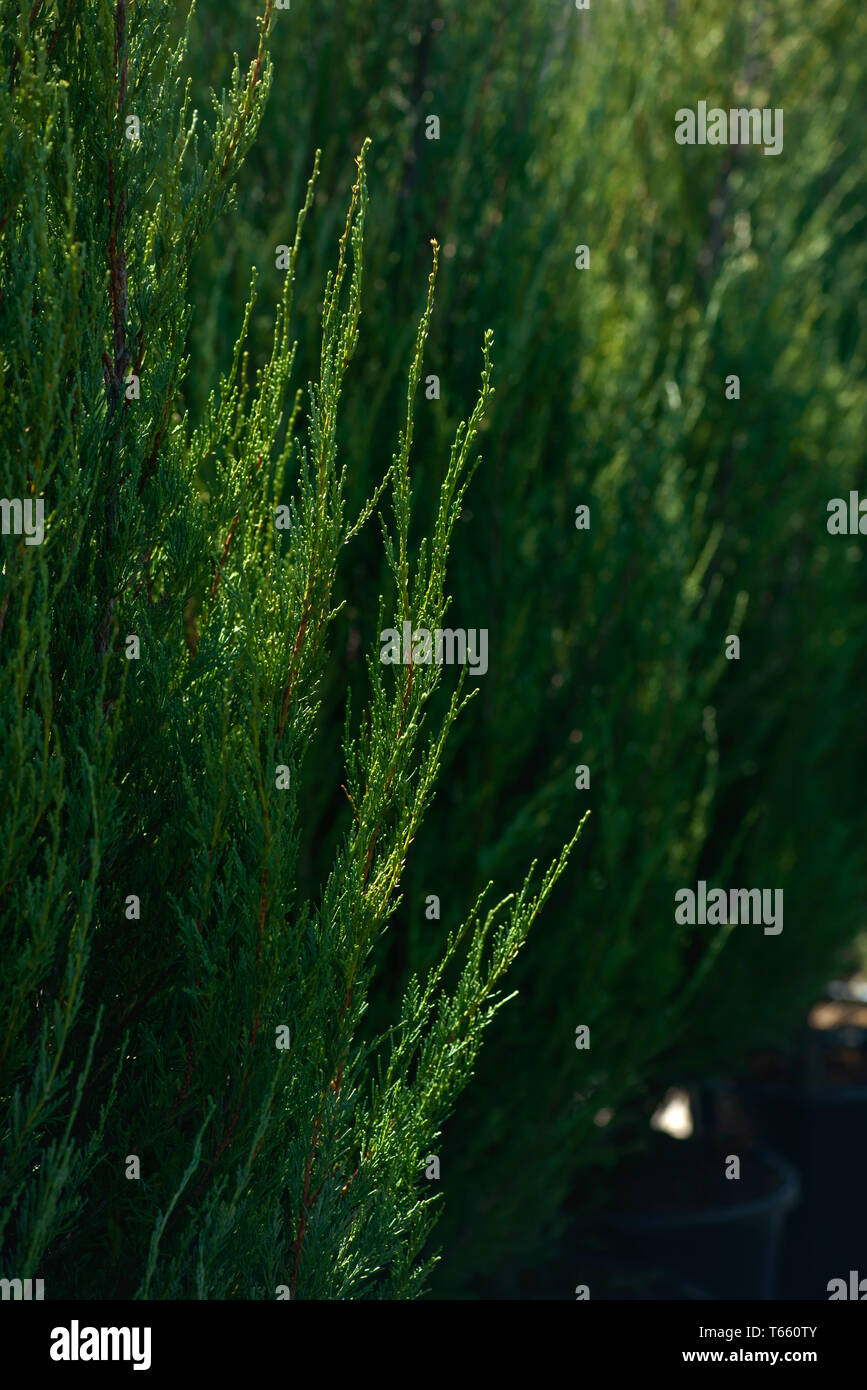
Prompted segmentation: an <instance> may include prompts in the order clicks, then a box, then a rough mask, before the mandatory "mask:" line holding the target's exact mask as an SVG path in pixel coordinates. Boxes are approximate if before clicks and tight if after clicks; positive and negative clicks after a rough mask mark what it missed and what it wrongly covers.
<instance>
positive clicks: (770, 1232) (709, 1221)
mask: <svg viewBox="0 0 867 1390" xmlns="http://www.w3.org/2000/svg"><path fill="white" fill-rule="evenodd" d="M673 1142H675V1143H678V1144H686V1145H689V1144H691V1142H692V1141H689V1140H681V1141H673ZM732 1151H733V1152H735V1150H734V1149H732ZM751 1158H752V1161H753V1162H754V1163H757V1164H761V1165H762V1166H763V1168H764V1170H765V1177H766V1183H765V1186H766V1187H767V1189H768V1190H766V1191H764V1192H763V1193H761V1195H759V1196H748V1197H745V1198H744V1199H743V1200H731V1197H732V1196H734V1193H730V1194H729V1193H727V1194H726V1196H727V1197H728V1198H729V1200H722V1199H720V1200H719V1201H718V1203H714V1204H709V1205H707V1206H705V1207H703V1208H695V1207H690V1208H689V1209H687V1208H684V1209H679V1208H677V1207H675V1206H673V1205H672V1206H669V1207H667V1208H666V1207H661V1206H657V1205H656V1204H655V1203H654V1204H652V1205H648V1207H647V1208H646V1209H645V1210H629V1211H626V1210H618V1211H616V1212H614V1213H613V1214H612V1215H611V1216H610V1217H609V1218H608V1225H609V1227H610V1229H611V1230H612V1231H613V1232H614V1233H615V1235H616V1238H617V1248H618V1251H619V1252H620V1253H621V1254H623V1255H625V1256H629V1257H632V1258H636V1259H641V1260H643V1261H646V1262H650V1263H659V1264H663V1265H665V1266H666V1267H667V1268H668V1269H671V1270H673V1271H674V1272H675V1273H677V1274H678V1275H680V1276H681V1278H683V1279H685V1280H687V1281H689V1282H690V1283H693V1284H695V1285H697V1286H698V1287H699V1288H701V1289H706V1290H707V1292H708V1294H709V1295H710V1297H712V1298H738V1299H751V1300H752V1299H767V1298H773V1297H775V1296H776V1292H777V1287H776V1286H777V1267H778V1261H779V1253H780V1244H781V1238H782V1234H783V1228H784V1224H785V1221H786V1217H787V1215H788V1213H789V1211H790V1210H791V1208H792V1207H793V1206H795V1204H796V1203H797V1201H798V1198H799V1196H800V1184H799V1181H798V1176H797V1174H796V1173H795V1171H794V1170H793V1169H792V1168H791V1167H790V1165H789V1164H788V1163H786V1162H785V1160H784V1159H782V1158H781V1157H780V1156H779V1155H778V1154H774V1153H771V1152H770V1151H768V1150H765V1149H761V1150H754V1151H753V1153H752V1155H751Z"/></svg>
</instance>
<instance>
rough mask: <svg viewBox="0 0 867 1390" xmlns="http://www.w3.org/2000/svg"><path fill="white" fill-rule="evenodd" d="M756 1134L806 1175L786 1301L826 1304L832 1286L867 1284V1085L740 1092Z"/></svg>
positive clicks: (787, 1258)
mask: <svg viewBox="0 0 867 1390" xmlns="http://www.w3.org/2000/svg"><path fill="white" fill-rule="evenodd" d="M737 1092H738V1096H739V1098H740V1101H741V1104H742V1106H743V1108H744V1110H745V1111H746V1112H747V1115H748V1116H749V1118H750V1120H751V1121H752V1123H753V1126H754V1129H755V1132H756V1133H757V1134H758V1135H759V1136H760V1137H761V1138H762V1139H763V1140H765V1141H766V1142H767V1143H770V1144H773V1146H774V1147H775V1148H776V1149H779V1150H780V1152H781V1153H782V1154H784V1155H785V1157H786V1158H788V1159H789V1161H790V1162H791V1163H793V1164H794V1165H795V1166H796V1167H797V1169H798V1171H799V1172H800V1174H801V1179H802V1185H803V1193H804V1197H803V1202H802V1204H801V1206H800V1207H799V1209H798V1211H797V1212H795V1213H794V1215H793V1217H792V1220H791V1222H790V1223H789V1226H788V1228H787V1230H786V1234H785V1238H784V1243H783V1264H784V1272H783V1279H782V1287H781V1293H782V1295H783V1297H785V1298H810V1299H827V1298H828V1284H829V1282H830V1280H832V1279H844V1280H846V1282H847V1284H848V1280H849V1271H850V1270H853V1269H854V1270H857V1271H858V1272H859V1279H860V1278H864V1277H865V1276H867V1197H865V1191H864V1177H865V1160H867V1085H852V1086H848V1085H831V1084H828V1083H827V1082H824V1083H823V1084H821V1085H819V1086H813V1085H808V1084H770V1083H764V1084H759V1083H750V1084H742V1085H740V1086H739V1087H738V1088H737Z"/></svg>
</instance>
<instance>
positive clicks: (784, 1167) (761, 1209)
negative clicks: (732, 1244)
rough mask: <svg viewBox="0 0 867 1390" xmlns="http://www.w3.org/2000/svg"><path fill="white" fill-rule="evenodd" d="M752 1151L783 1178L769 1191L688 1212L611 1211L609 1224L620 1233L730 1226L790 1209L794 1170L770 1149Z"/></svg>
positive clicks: (796, 1180) (794, 1198)
mask: <svg viewBox="0 0 867 1390" xmlns="http://www.w3.org/2000/svg"><path fill="white" fill-rule="evenodd" d="M753 1153H754V1154H758V1155H759V1156H760V1157H761V1158H762V1159H764V1161H765V1162H766V1163H767V1165H768V1167H769V1168H771V1169H773V1170H775V1171H776V1172H777V1173H779V1174H780V1176H781V1177H782V1179H783V1181H782V1182H781V1183H780V1185H779V1187H776V1188H775V1189H774V1191H773V1192H767V1193H765V1195H764V1196H763V1197H751V1198H749V1199H748V1200H747V1201H744V1202H735V1203H732V1204H731V1205H730V1206H726V1207H699V1208H698V1209H696V1210H691V1211H682V1210H680V1209H679V1208H677V1207H662V1208H660V1209H659V1210H654V1211H647V1210H645V1211H637V1212H615V1213H613V1214H612V1215H610V1216H609V1218H608V1220H609V1225H611V1226H612V1227H614V1228H615V1229H618V1230H620V1231H622V1232H626V1231H627V1230H629V1231H653V1230H657V1229H659V1228H662V1227H664V1228H666V1229H668V1230H670V1229H671V1228H672V1227H675V1228H682V1229H689V1228H694V1227H696V1226H723V1225H730V1224H731V1223H732V1222H733V1221H743V1220H749V1219H750V1218H752V1217H756V1216H764V1215H766V1214H767V1213H769V1212H771V1211H775V1210H777V1209H779V1210H781V1211H784V1212H785V1211H789V1210H791V1208H792V1207H793V1206H795V1205H796V1204H797V1203H798V1202H799V1201H800V1198H801V1180H800V1177H799V1176H798V1172H797V1170H796V1169H795V1168H793V1167H792V1165H791V1163H789V1162H788V1160H787V1159H785V1158H783V1157H782V1155H781V1154H778V1153H777V1152H776V1150H774V1149H767V1148H765V1147H763V1146H760V1145H757V1146H756V1147H754V1148H753Z"/></svg>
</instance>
